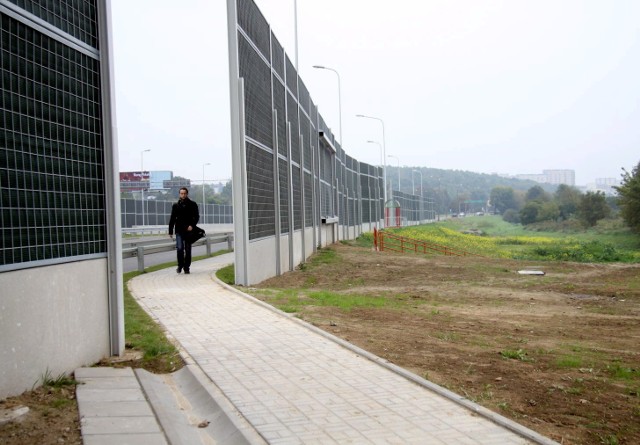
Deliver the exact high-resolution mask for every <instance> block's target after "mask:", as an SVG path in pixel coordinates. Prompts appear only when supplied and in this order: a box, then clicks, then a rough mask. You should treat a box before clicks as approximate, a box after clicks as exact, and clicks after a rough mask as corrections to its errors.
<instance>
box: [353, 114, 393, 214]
mask: <svg viewBox="0 0 640 445" xmlns="http://www.w3.org/2000/svg"><path fill="white" fill-rule="evenodd" d="M356 117H363V118H365V119H374V120H377V121H378V122H380V123H381V124H382V151H383V154H386V152H387V148H386V145H387V144H386V143H385V139H384V121H383V120H382V119H380V118H379V117H373V116H365V115H364V114H356ZM382 163H383V164H382V166H383V170H382V172H383V173H382V175H383V182H384V203H385V205H386V204H387V158H386V156H383V158H382Z"/></svg>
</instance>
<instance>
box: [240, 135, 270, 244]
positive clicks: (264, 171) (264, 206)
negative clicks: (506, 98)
mask: <svg viewBox="0 0 640 445" xmlns="http://www.w3.org/2000/svg"><path fill="white" fill-rule="evenodd" d="M273 197H274V191H273V154H271V153H269V152H267V151H265V150H263V149H261V148H259V147H257V146H255V145H253V144H251V143H247V206H248V209H249V239H250V240H252V239H257V238H263V237H266V236H273V235H275V204H274V199H273Z"/></svg>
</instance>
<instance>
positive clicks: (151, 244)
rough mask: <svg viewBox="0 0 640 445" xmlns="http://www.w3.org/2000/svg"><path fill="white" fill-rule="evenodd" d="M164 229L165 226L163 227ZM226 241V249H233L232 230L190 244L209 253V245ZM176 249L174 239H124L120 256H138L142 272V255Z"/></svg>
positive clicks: (139, 269)
mask: <svg viewBox="0 0 640 445" xmlns="http://www.w3.org/2000/svg"><path fill="white" fill-rule="evenodd" d="M165 231H166V228H165ZM223 242H226V243H227V248H228V250H233V232H229V233H216V234H214V235H207V236H205V237H204V238H202V239H200V240H198V241H196V242H195V243H193V244H192V246H202V245H205V246H206V247H207V255H211V245H213V244H219V243H223ZM175 249H176V242H175V241H165V240H157V239H156V240H146V241H140V240H135V241H124V242H123V243H122V258H123V259H124V258H133V257H138V271H139V272H144V256H145V255H150V254H152V253H160V252H171V251H172V250H175Z"/></svg>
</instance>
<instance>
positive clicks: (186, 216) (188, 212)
mask: <svg viewBox="0 0 640 445" xmlns="http://www.w3.org/2000/svg"><path fill="white" fill-rule="evenodd" d="M199 220H200V213H199V212H198V204H196V203H195V202H193V201H192V200H190V199H189V198H185V199H181V200H179V201H178V202H176V203H175V204H174V205H173V206H172V207H171V218H169V235H173V228H174V227H175V229H176V233H179V234H181V235H184V234H185V233H187V227H189V226H191V227H195V226H196V224H198V221H199Z"/></svg>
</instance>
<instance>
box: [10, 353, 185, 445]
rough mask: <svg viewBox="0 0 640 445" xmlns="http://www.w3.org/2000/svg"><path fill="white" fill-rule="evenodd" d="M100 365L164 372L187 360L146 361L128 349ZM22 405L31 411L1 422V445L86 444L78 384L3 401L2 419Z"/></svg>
mask: <svg viewBox="0 0 640 445" xmlns="http://www.w3.org/2000/svg"><path fill="white" fill-rule="evenodd" d="M98 366H113V367H126V366H128V367H131V368H143V369H146V370H147V371H149V372H154V373H157V374H162V373H168V372H173V371H175V370H176V369H179V368H181V367H182V366H184V362H183V361H182V359H181V358H180V357H175V356H171V357H168V356H160V357H157V358H154V359H150V360H143V359H142V354H141V353H140V352H138V351H134V350H131V349H127V350H126V351H125V354H124V355H123V356H122V357H113V358H108V359H105V360H103V361H102V362H100V363H98ZM19 407H27V408H29V411H28V413H27V414H26V415H24V416H22V417H20V418H19V420H17V421H12V422H8V423H5V424H4V425H2V424H1V422H0V444H1V445H36V444H37V445H61V444H66V445H82V435H81V432H80V418H79V415H78V403H77V401H76V387H75V385H73V384H71V385H66V386H62V387H54V386H40V387H37V388H35V389H34V390H33V391H26V392H24V393H23V394H20V395H19V396H16V397H10V398H7V399H4V400H0V419H2V417H3V413H5V412H11V411H13V410H15V409H16V408H19Z"/></svg>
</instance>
